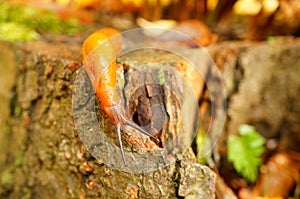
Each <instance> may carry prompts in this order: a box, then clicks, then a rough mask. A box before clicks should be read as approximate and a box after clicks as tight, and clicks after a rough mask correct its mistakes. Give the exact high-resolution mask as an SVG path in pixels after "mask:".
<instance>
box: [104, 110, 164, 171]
mask: <svg viewBox="0 0 300 199" xmlns="http://www.w3.org/2000/svg"><path fill="white" fill-rule="evenodd" d="M103 109H104V111H105V113H106V115H107V116H108V117H109V118H110V120H111V121H113V122H114V124H115V125H116V128H117V136H118V141H119V145H120V149H121V155H122V159H123V162H124V165H125V166H127V162H126V158H125V154H124V149H123V145H122V140H121V133H120V129H121V127H122V126H124V125H126V126H130V127H132V128H134V129H136V130H138V131H139V132H141V133H143V134H145V135H147V136H149V137H151V138H153V139H154V140H155V141H156V142H159V140H158V138H156V137H155V136H154V135H152V134H151V133H148V132H147V131H145V130H144V129H142V128H141V127H140V126H138V125H136V124H135V123H134V122H132V121H131V120H129V119H126V117H125V116H124V112H123V109H122V108H121V106H120V105H116V106H111V107H103Z"/></svg>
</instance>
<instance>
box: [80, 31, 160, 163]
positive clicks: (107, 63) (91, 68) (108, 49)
mask: <svg viewBox="0 0 300 199" xmlns="http://www.w3.org/2000/svg"><path fill="white" fill-rule="evenodd" d="M112 36H114V39H113V40H110V38H111V37H112ZM122 41H123V39H122V35H121V34H120V33H119V32H118V31H117V30H115V29H112V28H103V29H100V30H98V31H96V32H94V33H92V34H91V35H90V36H89V37H88V38H87V39H86V40H85V41H84V43H83V45H82V58H83V61H84V62H85V64H84V67H85V70H86V72H87V74H88V76H89V79H90V81H91V83H92V86H93V88H94V90H95V93H96V96H97V97H98V99H99V101H100V106H101V107H102V108H103V110H104V112H105V114H106V115H107V116H108V117H109V119H110V120H111V121H112V122H113V123H114V124H115V126H116V131H117V137H118V142H119V146H120V150H121V155H122V159H123V162H124V165H125V166H127V165H128V164H127V161H126V158H125V153H124V149H123V145H122V140H121V127H122V126H123V125H127V126H130V127H132V128H134V129H136V130H138V131H140V132H141V133H143V134H145V135H147V136H149V137H150V138H153V139H154V140H155V141H156V142H159V140H158V139H157V138H156V137H154V136H153V135H152V134H150V133H148V132H147V131H145V130H144V129H142V128H141V127H139V126H138V125H136V124H135V123H134V122H132V121H130V120H128V119H126V117H125V116H124V114H123V109H122V108H121V106H120V105H119V102H120V100H119V96H118V94H117V92H115V91H116V61H115V58H116V56H117V55H119V54H120V53H121V46H122ZM96 48H97V52H96V53H99V54H97V56H93V57H92V59H94V60H89V61H85V60H86V59H89V55H90V54H91V53H92V54H93V53H95V52H94V49H96ZM92 51H93V52H92Z"/></svg>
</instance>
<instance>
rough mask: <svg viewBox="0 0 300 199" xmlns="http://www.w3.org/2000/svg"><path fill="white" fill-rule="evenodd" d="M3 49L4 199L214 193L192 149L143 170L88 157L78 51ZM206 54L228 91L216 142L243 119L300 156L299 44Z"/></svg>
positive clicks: (0, 143) (0, 161)
mask: <svg viewBox="0 0 300 199" xmlns="http://www.w3.org/2000/svg"><path fill="white" fill-rule="evenodd" d="M0 49H1V51H0V63H1V65H0V67H1V74H0V75H1V78H0V80H1V89H0V90H1V93H0V94H1V97H0V100H1V109H0V111H1V113H0V124H1V129H0V138H1V139H0V149H1V154H0V175H1V184H0V196H1V198H96V197H99V198H178V197H186V198H212V197H213V195H214V193H213V191H214V183H215V175H214V173H213V172H212V171H211V170H210V169H209V168H208V167H205V166H202V165H200V164H199V163H197V162H196V161H195V156H194V154H193V152H192V151H191V149H188V150H187V152H186V153H185V155H183V157H182V159H181V160H180V161H176V162H174V163H171V164H170V165H169V166H168V167H166V168H162V169H159V170H157V171H155V172H153V173H143V174H139V173H129V172H124V171H120V170H115V169H111V168H110V167H107V166H105V164H103V163H102V162H101V161H98V160H96V159H95V158H93V157H92V156H91V155H90V153H89V152H88V151H87V150H86V148H85V146H83V144H82V143H81V141H80V139H79V138H78V135H77V131H76V130H75V127H74V124H73V118H72V104H71V102H72V99H71V97H72V91H73V83H74V81H75V77H76V75H77V73H78V72H77V71H78V68H79V67H80V61H79V60H80V54H79V51H80V49H79V47H78V46H72V45H70V44H46V43H43V42H41V43H31V44H20V45H11V44H6V43H1V48H0ZM208 50H209V52H210V53H211V55H212V57H213V58H214V60H215V62H216V64H217V65H218V66H220V69H221V70H222V71H223V74H224V81H225V85H226V90H227V99H228V104H227V121H226V124H225V128H224V129H223V134H222V137H221V143H223V145H221V146H225V144H224V142H225V141H226V137H227V136H228V134H229V133H236V131H237V128H238V126H239V125H240V124H242V123H247V124H252V125H254V126H255V127H256V128H257V129H258V131H259V132H261V133H262V134H263V135H264V136H266V137H268V138H276V139H278V138H282V139H280V144H279V146H280V147H281V148H283V149H286V148H291V149H295V150H299V146H298V145H299V144H297V143H299V141H300V138H299V131H300V126H299V124H300V122H299V118H300V111H299V109H300V104H299V100H297V99H298V96H300V79H299V78H298V77H299V75H300V74H299V72H300V71H299V69H300V63H299V54H300V45H299V41H298V43H297V41H296V40H289V39H287V38H284V39H281V40H276V41H275V42H274V43H259V44H249V43H226V44H220V45H217V46H213V47H210V48H209V49H208ZM123 62H124V64H125V65H126V61H125V60H123ZM127 65H129V64H128V63H127ZM2 77H3V78H4V77H5V78H9V79H10V80H9V81H4V82H7V83H8V84H6V85H5V84H3V82H2V81H3V78H2ZM200 84H201V85H203V83H200ZM4 85H5V86H4ZM205 92H206V93H207V92H208V91H205ZM153 93H154V91H153ZM203 96H204V97H207V96H209V95H208V94H204V95H203ZM157 100H158V101H159V100H161V99H159V98H157ZM128 103H130V100H128ZM132 103H133V104H132V105H131V106H129V107H132V110H128V112H129V115H130V114H131V115H130V116H131V117H132V118H133V119H134V120H135V121H136V122H140V121H147V120H146V119H145V118H142V119H141V118H140V117H139V114H136V110H137V109H140V110H143V109H142V108H138V107H137V106H136V105H137V104H136V103H134V101H132ZM153 103H154V102H153ZM149 107H150V106H149ZM154 111H155V110H154ZM156 111H162V110H156ZM149 117H150V118H151V116H149ZM152 119H153V121H156V120H155V118H153V117H152ZM155 125H158V127H156V128H159V126H160V125H163V124H157V123H155ZM112 137H113V139H114V138H115V137H114V136H112ZM287 143H288V144H289V145H287ZM130 146H131V145H130V144H127V145H126V146H125V149H126V148H127V149H128V148H130ZM221 149H223V148H221ZM137 153H138V151H137ZM120 164H122V161H121V159H120Z"/></svg>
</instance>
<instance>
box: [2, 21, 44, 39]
mask: <svg viewBox="0 0 300 199" xmlns="http://www.w3.org/2000/svg"><path fill="white" fill-rule="evenodd" d="M39 37H40V35H39V34H38V33H37V32H36V31H34V30H32V29H30V28H28V27H26V26H24V25H22V24H18V23H14V22H7V23H0V40H6V41H12V42H15V41H32V40H37V39H38V38H39Z"/></svg>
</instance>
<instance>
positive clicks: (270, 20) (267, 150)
mask: <svg viewBox="0 0 300 199" xmlns="http://www.w3.org/2000/svg"><path fill="white" fill-rule="evenodd" d="M105 26H110V27H114V28H116V29H118V30H120V31H124V30H128V29H132V28H136V27H141V28H146V27H160V28H166V29H172V30H177V31H179V32H182V33H185V34H187V35H189V36H190V37H191V38H193V39H194V40H195V41H197V43H198V44H200V45H201V46H204V47H207V49H208V51H209V54H210V55H211V57H212V59H213V60H214V61H215V63H216V65H217V66H218V67H219V69H220V71H221V73H222V75H224V79H225V83H226V87H227V88H226V89H227V95H228V99H227V100H228V112H227V116H228V117H227V121H226V124H225V128H224V132H225V133H223V134H222V137H221V138H220V142H219V143H218V144H217V146H218V150H219V151H218V152H219V159H218V160H216V159H217V158H216V157H213V155H212V154H211V156H212V157H209V158H208V159H206V160H202V159H201V158H198V161H199V162H201V163H203V164H207V165H209V166H210V167H211V168H212V169H213V170H214V171H215V173H216V174H217V175H218V180H217V184H216V187H217V188H216V192H217V196H218V198H226V197H225V195H226V196H228V197H227V198H237V197H240V198H244V199H248V198H255V197H254V196H257V197H256V198H264V197H263V196H265V198H269V197H268V196H280V197H276V198H288V197H290V198H292V197H294V198H299V197H300V177H299V176H300V175H299V171H300V154H299V151H300V146H299V140H300V122H299V113H300V111H299V107H300V104H299V96H297V95H299V93H300V88H299V85H300V83H299V68H300V67H299V57H300V56H299V55H300V54H299V52H300V48H299V43H300V39H299V36H300V0H7V1H0V40H2V41H5V42H3V43H1V45H2V47H3V48H2V47H1V49H0V55H1V56H0V69H1V70H2V71H6V73H2V72H1V74H0V85H2V87H3V88H6V87H7V89H6V90H5V92H4V91H3V90H4V89H0V90H1V92H0V100H2V98H3V99H4V100H2V101H3V103H1V106H2V105H3V104H4V105H3V106H2V107H0V108H1V112H3V113H4V112H5V116H2V115H1V114H0V125H1V127H3V128H2V129H3V130H2V132H5V133H3V134H0V151H1V152H3V153H2V154H0V174H1V178H0V197H1V196H5V198H14V196H15V195H14V194H18V193H19V194H20V195H22V194H23V195H24V193H28V194H27V195H29V196H28V197H27V198H34V197H33V196H34V194H37V193H39V192H40V190H49V192H51V191H52V190H56V189H58V188H57V187H58V186H62V187H63V186H64V188H65V187H67V188H66V189H69V187H73V188H74V187H75V188H74V190H79V188H78V187H80V190H79V191H78V192H80V193H79V194H78V193H77V192H76V191H74V193H76V194H78V195H80V194H82V195H83V197H82V198H84V194H87V195H88V193H89V191H91V190H93V188H95V187H96V185H95V183H96V181H97V180H98V181H97V183H98V184H101V183H102V181H101V180H99V179H97V180H95V179H96V177H95V176H97V175H99V173H100V172H98V173H97V172H95V173H97V175H95V176H93V174H94V173H93V171H94V170H93V168H92V169H91V168H90V167H88V166H89V164H91V165H92V164H95V165H96V163H94V162H96V160H95V159H93V157H91V156H88V157H83V155H82V154H83V152H82V151H81V149H78V148H80V146H79V144H78V141H76V140H75V139H74V132H73V131H74V129H73V123H72V122H73V121H72V113H71V111H69V112H68V113H67V111H63V112H64V114H65V112H66V115H67V114H69V115H67V116H65V115H63V114H62V115H63V116H62V117H61V118H64V119H66V121H67V122H69V123H70V124H69V123H67V122H66V123H67V125H65V123H63V122H64V120H61V118H59V117H58V119H57V118H56V115H55V116H53V115H51V114H49V115H48V113H47V112H48V110H51V108H49V107H51V106H52V104H51V103H53V102H51V100H53V101H55V100H57V101H58V102H57V104H54V103H53V104H54V105H57V107H59V106H61V105H65V104H67V105H70V100H71V99H70V98H71V94H70V93H71V92H70V91H71V90H72V85H70V84H72V80H73V79H72V78H74V76H75V75H76V74H75V72H74V71H76V70H77V69H78V68H79V67H80V66H81V55H80V49H81V45H82V42H83V41H84V39H85V38H86V37H87V36H88V35H89V34H91V33H92V32H94V31H95V30H97V29H99V28H101V27H105ZM175 40H176V39H175ZM2 41H1V42H2ZM6 41H8V42H6ZM35 41H37V42H35ZM231 41H232V42H231ZM9 42H10V43H9ZM39 42H40V43H39ZM11 43H14V44H16V46H13V45H11ZM53 43H54V44H53ZM57 43H59V45H56V44H57ZM31 44H32V46H31ZM60 44H62V45H60ZM260 44H261V45H262V46H259V45H260ZM12 46H13V47H12ZM69 47H70V49H68V48H69ZM191 47H192V46H191ZM6 49H9V50H6ZM16 49H17V50H16ZM20 49H21V50H20ZM24 49H25V50H24ZM62 49H63V50H62ZM65 49H67V50H65ZM61 51H66V52H64V53H61ZM16 52H18V53H19V54H17V53H16ZM29 52H30V53H29ZM16 55H17V56H16ZM32 57H33V58H32ZM53 57H54V58H53ZM20 60H21V61H20ZM22 60H25V61H22ZM53 60H54V61H53ZM41 63H42V64H41ZM70 63H71V64H70ZM39 64H40V65H39ZM15 66H17V67H15ZM55 66H58V67H55ZM62 66H63V67H65V68H63V67H62ZM225 66H226V67H225ZM1 67H2V68H1ZM38 67H40V68H38ZM16 68H17V69H16ZM61 68H63V69H62V70H61ZM4 69H5V70H4ZM39 70H40V71H39ZM43 70H45V71H43ZM11 71H12V72H11ZM28 71H30V73H29V72H28ZM65 71H68V72H65ZM70 71H71V72H70ZM68 73H70V74H68ZM28 74H29V75H28ZM32 74H34V75H36V76H34V75H32ZM37 74H39V75H37ZM57 74H60V75H61V76H62V77H58V78H57V77H56V76H55V75H57ZM31 76H33V77H34V78H32V77H31ZM54 76H55V77H54ZM57 76H59V75H57ZM70 76H72V78H70ZM191 76H192V75H191ZM38 78H40V79H38ZM51 78H52V79H51ZM59 78H60V79H59ZM226 78H227V79H226ZM37 79H38V81H37ZM48 79H50V80H51V81H50V80H49V82H47V80H48ZM191 79H192V78H191ZM57 80H59V81H57ZM31 81H32V82H33V83H32V82H31ZM52 81H53V82H52ZM56 81H57V82H58V83H57V84H56V83H55V82H56ZM230 81H231V82H230ZM7 82H8V83H7ZM24 82H25V83H24ZM28 82H29V83H28ZM228 82H229V84H228ZM6 83H7V84H9V85H10V87H9V86H6ZM35 84H38V85H37V86H36V87H33V86H32V85H34V86H35ZM61 84H63V85H61ZM194 84H195V85H196V86H195V87H197V86H199V82H196V81H195V82H194ZM24 85H26V86H24ZM53 85H55V86H53ZM51 86H52V87H53V88H52V87H51ZM26 87H28V88H27V90H26ZM31 87H33V89H31ZM42 87H45V88H43V89H44V90H45V92H46V91H48V89H49V90H50V91H49V93H50V94H49V96H51V97H49V96H48V95H46V94H44V93H43V92H44V90H43V89H42ZM48 87H50V88H48ZM54 87H55V89H56V88H57V90H55V89H54ZM203 87H205V86H203ZM51 89H53V90H54V91H53V90H51ZM59 89H61V90H59ZM201 89H202V88H201ZM33 91H34V92H33ZM42 91H43V92H42ZM35 92H36V93H35ZM38 92H40V93H42V94H40V93H39V95H38V94H37V93H38ZM60 92H61V93H63V94H61V93H60ZM68 92H69V93H68ZM12 93H13V94H12ZM31 93H34V94H31ZM57 93H58V94H57ZM203 93H204V94H203V96H201V97H202V99H200V100H199V101H201V103H202V104H200V105H201V107H200V112H203V113H204V115H205V116H206V117H207V118H208V121H209V120H210V115H211V112H210V107H211V101H210V99H209V97H210V95H209V91H208V90H207V88H203ZM56 94H57V95H59V96H56ZM42 95H43V96H42ZM52 95H54V97H53V96H52ZM3 96H4V97H3ZM24 96H25V97H24ZM18 97H19V98H18ZM23 98H24V99H23ZM44 98H45V99H44ZM50 98H51V99H50ZM52 98H53V99H52ZM61 99H63V100H65V101H63V102H64V103H62V101H60V100H61ZM43 100H44V101H43ZM48 100H49V101H48ZM20 104H21V105H20ZM24 104H25V105H24ZM41 104H46V105H45V107H46V108H45V107H44V106H42V105H41ZM22 106H24V107H25V108H24V107H22ZM48 106H49V107H48ZM54 107H55V108H57V107H56V106H54ZM40 109H41V111H39V110H40ZM36 110H37V111H36ZM54 110H55V111H53V110H52V111H53V112H54V113H55V114H56V112H59V111H61V110H64V109H61V108H60V107H59V108H57V109H54ZM66 110H69V109H66ZM34 111H36V112H37V113H38V114H40V115H42V116H43V117H42V116H41V118H42V119H41V121H39V120H38V119H36V118H35V116H34V114H32V113H34ZM43 111H44V112H43ZM50 113H51V111H50ZM3 115H4V114H3ZM3 118H4V119H3ZM11 118H13V119H11ZM53 118H54V119H53ZM35 119H36V121H35ZM55 119H57V120H55ZM10 120H11V121H10ZM43 120H45V121H46V122H48V121H47V120H51V121H52V120H55V121H56V122H57V123H59V124H60V123H63V124H62V126H63V128H58V127H57V126H55V125H54V122H53V123H51V122H49V123H50V124H47V125H48V126H47V125H46V127H47V128H49V129H50V128H52V127H53V128H54V129H55V128H57V129H58V130H57V129H55V130H57V131H59V132H60V131H61V129H63V130H65V132H63V133H61V132H60V134H59V133H58V135H54V134H55V133H53V132H56V131H52V130H51V129H50V130H49V134H48V135H47V133H45V134H42V133H41V134H42V135H41V134H39V131H40V129H39V128H37V129H35V127H36V126H38V125H36V126H35V124H34V122H36V123H39V122H41V123H43V122H44V121H43ZM12 121H13V122H12ZM16 121H17V122H16ZM62 121H63V122H62ZM70 121H71V122H70ZM241 121H242V122H241ZM241 123H245V124H244V125H241ZM251 125H252V126H251ZM19 127H20V129H22V128H24V129H26V130H24V131H21V130H19V129H18V128H19ZM254 127H255V128H254ZM47 130H48V129H47ZM32 132H35V133H36V134H34V133H32ZM44 132H45V131H44ZM0 133H1V132H0ZM19 133H20V134H22V133H23V134H24V137H26V139H25V138H24V140H25V141H24V140H22V139H23V138H22V136H19ZM66 134H68V136H69V137H68V136H66ZM231 134H233V136H231ZM44 135H47V136H48V137H47V136H45V137H43V136H44ZM13 136H15V137H16V138H19V137H21V138H20V139H16V141H14V140H13V139H12V137H13ZM27 136H28V137H27ZM30 136H32V137H30ZM34 136H37V138H34ZM39 136H41V137H39ZM52 136H53V137H52ZM55 136H57V137H55ZM59 136H61V137H62V138H61V137H59ZM201 136H202V134H201V132H197V138H196V139H195V141H194V143H193V146H192V147H193V150H194V152H195V155H196V156H197V155H198V154H199V153H200V150H199V149H198V148H199V147H198V146H199V145H201ZM235 136H236V137H235ZM247 136H248V137H247ZM49 137H50V138H51V139H52V140H51V139H49V140H51V142H52V143H51V145H50V144H49V143H50V141H49V140H48V138H49ZM75 137H76V135H75ZM40 138H41V139H40ZM5 139H6V140H5ZM35 139H36V140H35ZM12 140H13V141H12ZM28 140H29V141H28ZM62 140H63V141H65V140H67V141H65V142H63V141H62ZM1 141H2V142H1ZM38 141H40V142H41V143H42V144H39V142H38ZM1 143H2V145H1ZM45 143H46V144H48V145H46V146H47V147H45V146H44V145H45ZM53 143H54V144H53ZM66 143H67V144H66ZM70 143H71V144H70ZM241 143H242V144H241ZM238 145H243V146H246V148H243V149H244V150H245V151H244V153H242V152H241V153H236V151H239V152H240V151H241V150H242V149H241V148H238V147H237V146H238ZM70 146H72V147H70ZM249 146H251V147H252V146H254V148H251V147H249ZM39 147H40V148H39ZM68 147H69V148H68ZM76 147H77V148H76ZM247 147H249V148H247ZM255 147H256V148H255ZM45 148H47V149H45ZM75 148H76V150H77V151H75ZM17 149H18V150H17ZM30 149H31V150H32V151H30ZM40 149H43V150H44V149H45V151H46V152H45V154H46V155H45V154H43V153H42V152H44V151H42V152H40V151H39V150H40ZM65 149H66V151H64V150H65ZM35 150H38V152H36V151H35ZM47 150H48V151H47ZM57 151H59V152H61V151H62V153H61V154H63V155H61V154H60V156H58V155H57V154H58V153H57ZM78 151H79V152H78ZM49 154H50V155H49ZM53 154H54V155H53ZM230 154H231V155H230ZM236 154H241V155H240V156H236ZM52 156H53V157H55V158H53V157H52ZM230 156H231V157H230ZM232 156H233V157H232ZM56 157H58V158H56ZM74 157H75V158H74ZM76 157H77V159H76ZM235 157H236V158H235ZM26 158H27V159H29V161H27V162H26V161H24V159H26ZM30 158H32V159H30ZM35 158H36V159H35ZM43 158H44V159H43ZM60 158H61V159H60ZM72 158H74V159H73V163H70V164H71V167H69V165H68V166H65V165H63V164H64V162H63V161H65V162H67V163H66V164H69V162H71V161H69V160H71V159H72ZM214 158H215V159H214ZM238 158H240V159H238ZM252 160H253V161H252ZM68 161H69V162H68ZM236 161H237V162H236ZM247 161H250V163H248V162H247ZM251 161H252V162H251ZM32 162H33V163H32ZM47 162H48V163H47ZM49 162H50V163H49ZM62 162H63V163H62ZM74 162H75V163H74ZM78 162H79V163H78ZM82 162H84V168H88V169H90V170H88V169H87V171H85V170H84V169H82V167H81V166H80V164H81V163H82ZM241 162H246V166H245V164H244V165H242V166H241V164H242V163H241ZM253 162H254V163H253ZM251 163H253V164H252V165H251ZM47 164H49V165H50V166H49V165H48V167H49V168H51V169H52V165H55V166H56V167H55V168H54V169H53V170H51V169H49V168H48V167H47ZM61 164H62V166H61ZM72 164H74V165H75V166H74V165H72ZM82 164H83V163H82ZM28 165H29V166H28ZM45 165H46V166H45ZM57 165H58V166H57ZM87 165H88V166H87ZM249 165H250V166H249ZM26 166H28V168H27V167H26ZM72 166H73V167H72ZM102 166H103V165H102ZM243 166H244V167H243ZM45 167H46V170H47V172H49V173H47V172H45V171H42V172H41V175H40V176H41V177H40V178H39V177H36V176H35V175H36V173H37V172H38V171H40V170H41V169H40V168H43V169H44V168H45ZM36 168H37V169H36ZM57 168H59V169H61V170H62V171H63V172H62V173H65V175H66V176H64V177H65V178H64V180H66V181H63V180H61V181H60V180H58V179H60V178H59V177H60V176H61V173H59V169H57ZM70 168H71V169H70ZM95 168H96V167H95ZM99 168H101V167H98V168H97V169H99ZM1 169H3V172H2V171H1ZM26 169H27V170H26ZM34 169H36V170H34ZM48 169H49V171H48ZM64 169H65V170H64ZM72 169H73V170H72ZM56 170H58V173H57V175H56V173H55V172H56ZM82 170H84V172H83V171H82ZM95 170H96V169H95ZM28 171H31V172H28ZM50 171H51V172H50ZM53 171H55V172H53ZM252 171H253V172H252ZM18 172H19V173H18ZM68 172H69V173H68ZM80 172H81V173H83V174H82V175H81V174H80ZM247 172H248V173H247ZM251 172H252V173H251ZM45 173H46V174H47V175H48V174H49V176H45V175H46V174H45ZM70 173H71V174H74V173H76V176H75V177H74V176H73V178H72V180H74V179H75V180H77V179H80V180H81V181H80V180H78V182H77V181H76V182H75V180H74V183H73V181H72V180H69V176H70V175H69V174H70ZM78 173H79V174H78ZM102 173H103V172H102ZM245 173H246V174H245ZM249 173H250V174H249ZM27 174H28V176H27ZM29 174H30V175H29ZM22 175H23V176H22ZM103 175H104V174H103ZM105 175H106V174H105ZM19 176H21V177H20V179H24V180H23V181H22V180H19V179H18V178H19ZM24 176H25V177H24ZM53 176H55V177H53ZM57 176H58V177H57ZM91 176H92V177H91ZM48 177H49V178H48ZM50 178H51V179H50ZM94 178H95V179H94ZM28 179H31V180H28ZM40 179H41V180H40ZM44 179H47V180H49V179H50V180H49V181H47V180H45V181H44ZM53 179H54V180H53ZM39 180H40V181H41V182H42V183H40V184H41V186H40V187H38V186H36V184H38V183H39ZM27 181H29V182H27ZM35 181H37V182H38V183H36V182H35ZM104 181H105V179H104ZM48 182H51V183H49V187H50V189H47V186H46V185H48ZM57 182H59V183H61V184H59V185H57ZM82 182H86V183H85V184H84V183H82ZM35 183H36V184H35ZM68 183H69V184H68ZM103 184H105V183H103ZM77 186H78V187H77ZM101 186H102V184H101V185H99V187H101ZM36 187H38V188H36ZM45 187H46V188H45ZM103 187H104V189H105V188H107V187H109V186H107V187H105V186H103ZM39 188H40V189H39ZM51 188H53V189H51ZM64 188H62V189H63V190H62V191H61V192H64V191H65V190H66V189H64ZM20 189H22V190H21V192H20ZM35 189H37V190H35ZM94 190H95V189H94ZM121 191H122V190H121ZM81 192H82V193H81ZM91 192H92V191H91ZM123 192H124V191H123ZM10 193H12V195H10ZM40 193H41V195H42V194H43V192H40ZM45 193H46V194H49V193H48V192H47V191H45ZM59 194H60V193H59ZM72 194H73V193H72ZM72 194H71V191H70V193H69V192H67V194H66V195H67V196H71V195H72ZM76 194H75V195H76ZM93 194H94V192H93ZM49 195H51V194H49ZM259 196H262V197H259ZM37 198H38V197H37ZM49 198H51V196H50V197H49ZM273 198H275V197H273Z"/></svg>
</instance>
